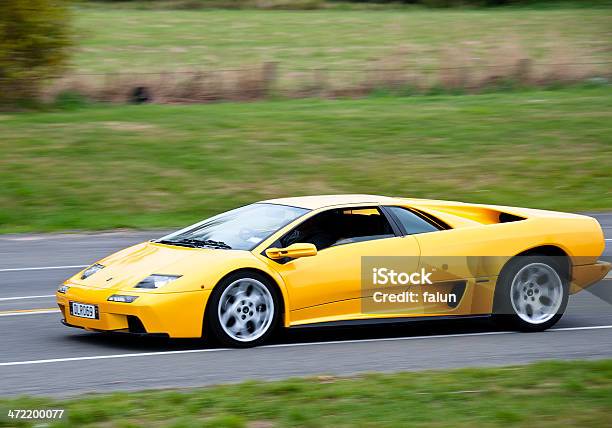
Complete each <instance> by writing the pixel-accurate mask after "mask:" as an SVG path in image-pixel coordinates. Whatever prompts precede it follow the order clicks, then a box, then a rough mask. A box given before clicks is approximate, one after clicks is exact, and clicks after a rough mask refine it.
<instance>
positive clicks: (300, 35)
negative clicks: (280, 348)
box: [72, 2, 612, 77]
mask: <svg viewBox="0 0 612 428" xmlns="http://www.w3.org/2000/svg"><path fill="white" fill-rule="evenodd" d="M146 3H151V2H146ZM133 5H134V4H133V2H110V3H96V4H91V3H90V4H88V7H83V6H81V7H78V8H77V9H76V13H75V19H76V22H75V33H76V34H75V36H76V37H77V38H78V47H77V49H76V51H75V52H74V55H73V62H72V66H73V67H72V68H73V71H74V72H75V73H106V72H110V73H120V72H142V73H151V72H171V71H177V70H179V71H184V70H195V69H197V70H215V69H228V68H237V67H238V68H248V67H249V66H253V65H258V64H261V63H263V62H268V61H275V62H278V63H279V64H280V65H281V67H282V69H283V70H286V71H288V72H294V73H300V72H302V71H304V70H312V69H323V70H328V69H330V70H337V69H340V70H347V69H348V70H355V69H356V70H364V69H367V68H381V67H383V66H385V65H388V63H392V65H393V67H394V68H398V67H399V66H406V67H408V66H409V67H412V68H423V67H425V68H427V67H443V66H447V67H449V66H450V67H453V66H457V65H458V64H456V63H448V61H449V60H448V58H446V57H447V56H448V55H442V54H443V53H444V51H447V50H448V51H452V50H454V49H457V48H461V49H462V50H469V51H470V55H471V56H470V59H474V60H476V61H477V60H478V58H481V59H482V58H488V57H490V56H491V53H490V52H491V51H496V50H500V51H502V52H500V53H499V56H502V57H506V56H508V55H509V53H508V49H504V48H505V47H506V46H507V45H512V49H514V50H515V51H516V50H522V51H525V52H524V54H525V56H528V57H531V58H533V59H534V60H536V61H541V62H548V63H551V62H552V63H567V62H574V61H575V60H577V59H581V60H583V61H610V60H611V59H612V56H611V55H610V52H611V50H610V37H609V31H610V15H611V9H610V8H601V9H597V8H593V9H592V8H574V7H567V8H559V9H549V10H537V9H522V8H519V9H515V8H501V9H500V8H492V9H422V8H417V9H414V8H407V9H395V10H394V9H393V8H392V7H391V9H389V5H385V8H386V10H312V11H286V10H277V11H266V10H214V9H213V10H155V11H151V10H138V9H134V8H133ZM356 5H358V4H356ZM395 6H397V5H395ZM440 29H444V31H440ZM514 54H516V52H514ZM441 56H442V58H441ZM568 56H569V57H570V58H571V61H568ZM92 77H95V76H92Z"/></svg>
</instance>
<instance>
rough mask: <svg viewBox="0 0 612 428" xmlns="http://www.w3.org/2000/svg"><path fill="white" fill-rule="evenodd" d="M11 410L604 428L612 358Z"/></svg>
mask: <svg viewBox="0 0 612 428" xmlns="http://www.w3.org/2000/svg"><path fill="white" fill-rule="evenodd" d="M373 367H374V366H373ZM11 408H12V409H16V408H19V409H24V408H25V409H27V408H38V409H40V408H44V409H58V408H59V409H66V413H67V415H68V418H67V419H65V420H64V421H63V422H62V423H61V425H60V424H58V425H59V426H74V427H83V426H97V427H109V426H117V427H139V426H142V427H145V426H146V427H151V426H154V427H156V426H168V427H177V428H178V427H196V426H197V427H202V426H211V427H213V426H214V427H266V428H267V427H277V426H278V427H284V426H287V427H289V426H291V427H298V426H299V427H329V426H337V427H348V426H365V427H377V428H383V427H398V426H416V427H443V426H452V427H466V428H467V427H474V426H478V427H500V426H508V425H511V426H517V427H533V426H538V427H543V428H547V427H550V428H553V427H555V428H556V427H559V426H564V427H603V426H609V423H610V412H612V360H604V361H595V362H587V361H574V362H543V363H538V364H532V365H528V366H520V367H517V366H514V367H503V368H490V369H462V370H453V371H430V372H416V373H401V374H390V375H382V374H371V375H364V376H357V377H350V378H336V377H331V376H321V377H318V378H309V379H290V380H285V381H278V382H269V383H266V382H246V383H242V384H238V385H228V386H215V387H209V388H199V389H193V390H184V391H173V390H169V391H158V392H131V393H114V394H108V395H89V396H84V397H79V398H74V399H68V400H63V399H62V400H59V399H58V400H53V399H47V398H27V397H22V398H18V399H12V400H8V399H4V400H0V409H1V411H2V416H0V426H15V425H16V424H15V422H11V421H6V420H5V422H2V419H1V418H2V417H4V416H5V415H6V414H7V410H8V409H11ZM17 426H19V425H17ZM24 426H25V424H24Z"/></svg>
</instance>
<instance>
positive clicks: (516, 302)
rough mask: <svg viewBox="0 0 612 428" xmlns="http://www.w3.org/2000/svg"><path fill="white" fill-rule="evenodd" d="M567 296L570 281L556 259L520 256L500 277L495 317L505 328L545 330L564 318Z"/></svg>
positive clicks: (511, 262) (496, 295)
mask: <svg viewBox="0 0 612 428" xmlns="http://www.w3.org/2000/svg"><path fill="white" fill-rule="evenodd" d="M568 295H569V284H568V278H567V275H566V274H565V273H564V271H563V269H562V266H560V263H559V260H557V258H551V257H547V256H542V255H536V256H525V257H517V258H515V259H512V260H510V262H508V265H507V266H506V267H505V268H504V270H503V271H502V273H501V275H500V276H499V279H498V282H497V287H496V290H495V302H494V316H495V319H496V320H497V321H498V323H499V324H501V325H503V326H504V327H509V328H513V329H517V330H521V331H542V330H546V329H547V328H550V327H552V326H553V325H554V324H555V323H557V321H559V319H560V318H561V317H562V316H563V313H564V312H565V308H566V306H567V300H568Z"/></svg>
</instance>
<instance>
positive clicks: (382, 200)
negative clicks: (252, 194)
mask: <svg viewBox="0 0 612 428" xmlns="http://www.w3.org/2000/svg"><path fill="white" fill-rule="evenodd" d="M261 202H262V203H269V204H279V205H290V206H292V207H300V208H307V209H310V210H316V209H319V208H325V207H332V206H336V205H353V204H364V205H368V204H373V205H379V204H393V203H395V204H396V203H398V199H397V198H391V197H388V196H378V195H318V196H297V197H293V198H278V199H269V200H267V201H261Z"/></svg>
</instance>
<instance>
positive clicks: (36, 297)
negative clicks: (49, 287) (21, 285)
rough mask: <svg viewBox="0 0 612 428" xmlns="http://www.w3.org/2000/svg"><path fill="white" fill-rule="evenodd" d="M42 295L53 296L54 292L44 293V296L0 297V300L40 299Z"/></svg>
mask: <svg viewBox="0 0 612 428" xmlns="http://www.w3.org/2000/svg"><path fill="white" fill-rule="evenodd" d="M43 297H55V294H45V295H44V296H18V297H0V302H4V301H6V300H25V299H42V298H43Z"/></svg>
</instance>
